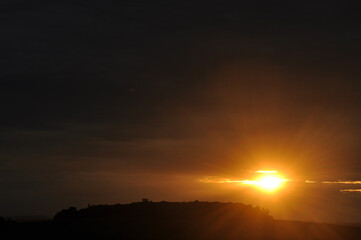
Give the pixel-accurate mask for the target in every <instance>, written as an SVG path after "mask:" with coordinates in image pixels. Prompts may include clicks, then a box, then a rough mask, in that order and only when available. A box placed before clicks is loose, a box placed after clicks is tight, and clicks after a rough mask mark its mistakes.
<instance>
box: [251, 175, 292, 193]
mask: <svg viewBox="0 0 361 240" xmlns="http://www.w3.org/2000/svg"><path fill="white" fill-rule="evenodd" d="M286 181H287V179H284V178H283V177H282V176H281V175H279V174H267V173H266V174H263V175H262V176H261V177H259V178H258V179H257V180H256V181H255V183H254V184H255V185H256V186H257V187H258V188H259V189H261V190H262V191H265V192H275V191H277V190H278V189H279V188H281V187H282V186H283V185H284V183H285V182H286Z"/></svg>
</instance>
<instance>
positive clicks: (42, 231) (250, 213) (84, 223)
mask: <svg viewBox="0 0 361 240" xmlns="http://www.w3.org/2000/svg"><path fill="white" fill-rule="evenodd" d="M0 238H1V239H222V240H223V239H225V240H226V239H285V240H286V239H287V240H290V239H355V240H356V239H357V240H359V239H361V228H359V227H351V226H338V225H332V224H320V223H304V222H293V221H280V220H274V219H273V218H272V217H271V216H270V215H269V214H268V212H267V211H266V210H264V209H260V208H258V207H252V206H250V205H244V204H240V203H217V202H198V201H195V202H181V203H174V202H149V201H144V202H138V203H131V204H117V205H97V206H89V207H88V208H86V209H80V210H77V209H75V208H69V209H65V210H62V211H60V212H58V213H57V214H56V215H55V217H54V220H53V221H42V222H22V223H20V222H11V221H4V220H3V221H2V222H1V223H0Z"/></svg>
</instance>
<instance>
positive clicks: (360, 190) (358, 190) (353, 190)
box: [340, 188, 361, 192]
mask: <svg viewBox="0 0 361 240" xmlns="http://www.w3.org/2000/svg"><path fill="white" fill-rule="evenodd" d="M340 192H361V189H359V188H357V189H341V190H340Z"/></svg>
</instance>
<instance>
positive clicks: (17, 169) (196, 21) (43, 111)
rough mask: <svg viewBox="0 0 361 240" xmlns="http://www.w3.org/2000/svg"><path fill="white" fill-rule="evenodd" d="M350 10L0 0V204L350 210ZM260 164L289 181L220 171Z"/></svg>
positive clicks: (355, 152) (353, 41) (358, 40)
mask: <svg viewBox="0 0 361 240" xmlns="http://www.w3.org/2000/svg"><path fill="white" fill-rule="evenodd" d="M358 9H359V8H358V6H357V5H356V3H355V1H342V2H341V1H273V2H270V1H266V0H260V1H215V0H207V1H172V0H169V1H161V0H156V1H149V0H147V1H146V0H144V1H141V0H139V1H138V0H132V1H104V0H103V1H100V0H99V1H97V0H87V1H85V0H72V1H64V0H63V1H49V0H48V1H43V0H33V1H25V0H24V1H21V0H2V1H0V31H1V38H0V52H1V54H0V66H1V67H0V69H1V70H0V109H1V115H0V215H2V216H18V215H46V216H53V215H54V214H55V213H56V212H57V211H59V210H61V209H63V208H67V207H69V206H76V207H79V208H81V207H86V206H87V205H88V204H101V203H109V204H112V203H118V202H120V203H127V202H132V201H139V200H141V199H142V198H149V199H151V200H154V201H160V200H168V201H191V200H196V199H197V200H203V201H233V202H243V203H246V204H252V205H259V206H261V207H266V208H268V209H269V210H270V213H271V215H273V216H274V217H276V218H282V219H295V220H307V221H323V222H325V221H328V222H361V208H360V206H359V202H360V200H361V192H360V191H358V190H355V189H361V184H360V182H357V181H360V180H361V161H360V159H361V126H360V123H361V111H360V105H361V81H360V76H361V68H360V67H359V66H360V62H361V35H360V32H361V29H360V26H361V16H360V14H359V11H358ZM260 169H263V170H277V171H278V172H280V173H282V174H283V176H285V177H286V178H287V179H289V180H290V181H288V182H287V184H286V185H287V186H284V187H283V188H282V190H280V191H279V193H275V194H272V195H269V194H264V193H260V192H259V191H258V192H257V191H256V190H255V189H252V188H249V187H247V186H242V185H240V184H234V183H220V182H221V181H219V179H231V180H243V179H249V178H250V177H251V178H252V177H253V175H254V174H255V173H254V172H255V171H257V170H260ZM202 179H203V180H204V179H213V180H212V181H202ZM214 179H215V180H214ZM217 179H218V180H217ZM345 189H353V190H351V191H350V190H346V191H345Z"/></svg>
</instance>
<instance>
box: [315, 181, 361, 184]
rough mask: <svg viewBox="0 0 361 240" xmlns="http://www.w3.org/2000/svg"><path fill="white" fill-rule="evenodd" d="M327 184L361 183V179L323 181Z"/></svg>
mask: <svg viewBox="0 0 361 240" xmlns="http://www.w3.org/2000/svg"><path fill="white" fill-rule="evenodd" d="M322 183H326V184H361V181H323V182H322Z"/></svg>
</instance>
